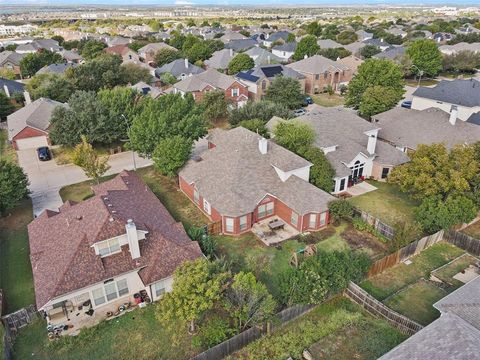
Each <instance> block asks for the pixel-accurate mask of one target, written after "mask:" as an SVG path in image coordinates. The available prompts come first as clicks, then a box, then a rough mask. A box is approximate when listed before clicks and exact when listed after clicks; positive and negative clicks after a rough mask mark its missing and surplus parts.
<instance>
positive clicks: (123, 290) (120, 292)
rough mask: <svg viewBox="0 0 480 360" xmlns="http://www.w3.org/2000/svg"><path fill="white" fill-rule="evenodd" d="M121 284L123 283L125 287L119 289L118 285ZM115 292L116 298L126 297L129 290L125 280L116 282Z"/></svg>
mask: <svg viewBox="0 0 480 360" xmlns="http://www.w3.org/2000/svg"><path fill="white" fill-rule="evenodd" d="M123 282H125V286H124V287H120V285H119V283H123ZM117 291H118V297H121V296H124V295H127V294H128V293H130V289H129V288H128V280H127V278H125V279H120V280H117Z"/></svg>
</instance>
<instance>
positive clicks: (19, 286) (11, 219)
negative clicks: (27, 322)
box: [0, 200, 35, 313]
mask: <svg viewBox="0 0 480 360" xmlns="http://www.w3.org/2000/svg"><path fill="white" fill-rule="evenodd" d="M32 219H33V215H32V202H31V200H24V201H23V202H22V203H21V204H20V205H19V206H18V207H16V208H15V209H13V210H12V211H11V212H10V215H8V216H6V217H2V218H0V289H3V293H4V296H5V299H6V303H7V308H6V312H7V313H10V312H13V311H16V310H18V309H21V308H22V307H24V306H27V305H30V304H34V303H35V299H34V291H33V278H32V268H31V265H30V259H29V254H30V248H29V245H28V233H27V224H28V223H29V222H30V221H32Z"/></svg>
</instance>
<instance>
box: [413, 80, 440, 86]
mask: <svg viewBox="0 0 480 360" xmlns="http://www.w3.org/2000/svg"><path fill="white" fill-rule="evenodd" d="M405 84H406V85H408V86H413V87H417V86H418V79H406V80H405ZM437 84H438V80H435V79H422V80H421V81H420V86H432V85H437Z"/></svg>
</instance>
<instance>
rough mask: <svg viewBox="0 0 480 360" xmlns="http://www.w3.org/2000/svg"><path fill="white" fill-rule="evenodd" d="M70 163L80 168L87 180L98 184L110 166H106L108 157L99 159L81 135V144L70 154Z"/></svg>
mask: <svg viewBox="0 0 480 360" xmlns="http://www.w3.org/2000/svg"><path fill="white" fill-rule="evenodd" d="M72 162H73V163H74V164H75V165H77V166H79V167H81V168H82V170H83V171H84V172H85V175H87V176H88V177H89V178H92V179H94V180H95V181H96V183H97V184H98V183H99V179H100V177H102V176H103V175H104V174H105V173H106V172H107V170H108V169H110V165H108V157H99V156H98V154H97V152H96V151H95V150H94V149H93V146H92V144H90V143H89V142H88V140H87V138H86V137H85V136H83V135H82V142H81V143H80V144H78V145H77V146H75V148H74V149H73V153H72Z"/></svg>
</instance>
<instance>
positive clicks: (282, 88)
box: [265, 76, 305, 110]
mask: <svg viewBox="0 0 480 360" xmlns="http://www.w3.org/2000/svg"><path fill="white" fill-rule="evenodd" d="M304 99H305V95H304V94H303V92H302V89H301V85H300V82H299V81H298V80H297V79H294V78H289V77H285V76H277V77H275V79H274V80H273V81H272V82H271V83H270V86H269V87H268V88H267V92H266V94H265V100H267V101H271V102H273V103H275V104H280V105H283V106H285V107H287V108H289V109H291V110H293V109H297V108H299V107H301V106H302V105H303V102H304Z"/></svg>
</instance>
